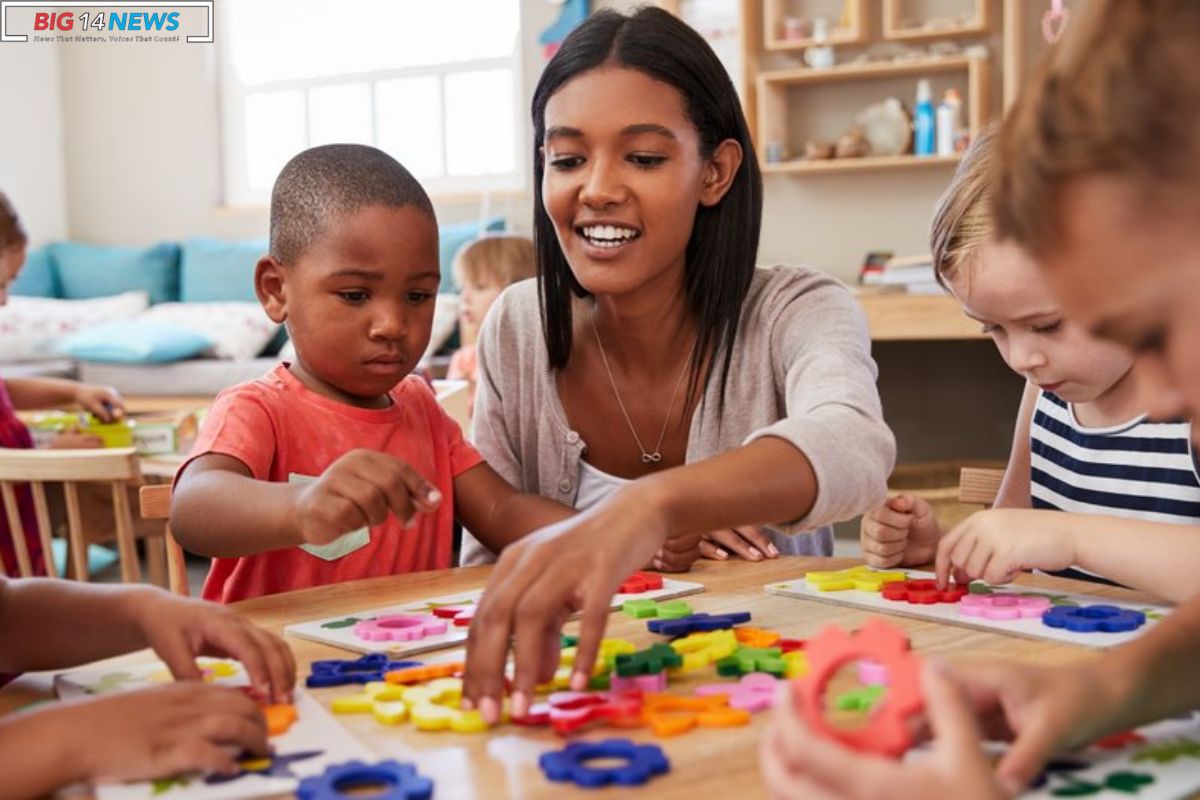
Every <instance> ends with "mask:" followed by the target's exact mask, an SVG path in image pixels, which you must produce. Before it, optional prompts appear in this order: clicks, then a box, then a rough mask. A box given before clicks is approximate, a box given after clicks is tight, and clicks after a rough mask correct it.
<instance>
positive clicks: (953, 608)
mask: <svg viewBox="0 0 1200 800" xmlns="http://www.w3.org/2000/svg"><path fill="white" fill-rule="evenodd" d="M904 572H906V573H907V574H908V577H909V578H910V579H913V580H918V579H922V578H929V579H932V578H934V574H933V573H932V572H923V571H920V570H904ZM976 583H980V582H978V581H977V582H976ZM987 587H988V588H990V589H991V590H992V591H994V592H1012V593H1015V594H1035V595H1042V596H1046V597H1050V598H1052V600H1051V602H1056V601H1057V602H1067V603H1075V604H1077V605H1084V606H1088V605H1098V604H1103V605H1110V606H1116V607H1117V608H1121V609H1128V610H1131V611H1142V612H1144V613H1145V614H1146V623H1145V624H1144V625H1142V626H1141V627H1140V628H1138V629H1137V630H1135V631H1128V632H1120V633H1104V632H1096V633H1076V632H1074V631H1068V630H1065V629H1062V628H1051V627H1050V626H1049V625H1046V624H1045V623H1043V622H1042V620H1041V618H1040V617H1039V618H1032V619H1016V620H993V619H987V618H985V617H968V616H963V615H962V614H960V613H959V611H958V603H935V604H933V605H918V604H915V603H908V602H901V601H896V600H887V599H885V598H884V597H883V595H882V594H881V593H880V592H870V591H863V590H860V589H843V590H840V591H832V592H823V591H820V590H819V589H814V588H811V587H809V585H808V583H807V581H805V580H804V579H803V578H799V579H797V580H792V581H784V582H781V583H770V584H767V585H766V586H765V587H763V588H764V589H766V591H767V593H768V594H776V595H781V596H783V597H797V598H800V599H801V600H816V601H818V602H822V603H833V604H835V605H844V606H853V607H856V608H863V609H866V610H868V611H877V612H880V613H883V614H896V615H899V616H902V617H915V618H917V619H927V620H933V621H935V622H945V623H949V624H951V625H964V626H966V627H969V628H982V629H984V630H989V631H998V632H1000V633H1008V634H1013V635H1016V636H1026V637H1031V638H1035V639H1050V640H1053V641H1056V642H1069V643H1070V644H1080V645H1084V646H1087V647H1112V646H1114V645H1118V644H1122V643H1124V642H1128V641H1130V640H1131V639H1135V638H1137V637H1138V636H1141V635H1142V634H1143V633H1145V632H1146V631H1148V630H1150V629H1151V628H1153V627H1154V626H1155V625H1157V624H1158V622H1159V621H1160V620H1162V619H1163V618H1165V617H1166V616H1167V615H1168V614H1169V613H1171V609H1170V608H1169V607H1167V606H1159V605H1151V604H1148V603H1147V604H1134V603H1128V602H1124V601H1114V600H1110V599H1108V598H1107V597H1100V596H1097V595H1085V594H1071V593H1065V592H1064V593H1058V592H1053V591H1050V590H1046V589H1039V588H1037V587H1033V586H1021V585H1019V584H1004V585H991V584H988V585H987Z"/></svg>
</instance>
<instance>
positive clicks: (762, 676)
mask: <svg viewBox="0 0 1200 800" xmlns="http://www.w3.org/2000/svg"><path fill="white" fill-rule="evenodd" d="M778 685H779V681H778V680H776V679H775V677H774V676H772V675H768V674H766V673H765V672H751V673H750V674H749V675H745V676H743V677H742V679H741V680H740V681H738V682H737V683H710V684H708V685H706V686H699V687H697V688H696V694H697V695H698V696H700V697H706V696H708V695H714V694H725V695H729V706H730V707H731V708H740V709H743V710H745V711H749V712H750V713H751V714H754V713H757V712H759V711H765V710H767V709H768V708H770V707H771V706H773V705H774V704H775V687H776V686H778Z"/></svg>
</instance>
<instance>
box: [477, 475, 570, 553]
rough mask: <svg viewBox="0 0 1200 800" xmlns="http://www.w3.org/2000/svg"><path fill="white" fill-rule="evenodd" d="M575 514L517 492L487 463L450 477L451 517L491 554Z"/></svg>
mask: <svg viewBox="0 0 1200 800" xmlns="http://www.w3.org/2000/svg"><path fill="white" fill-rule="evenodd" d="M576 513H577V512H576V511H575V509H573V508H569V507H567V506H564V505H562V504H561V503H557V502H555V501H553V500H549V499H547V498H545V497H541V496H539V495H536V494H524V493H522V492H518V491H517V490H516V489H514V488H513V487H512V486H511V485H509V483H508V482H507V481H505V480H504V479H503V478H501V477H500V475H498V474H497V473H496V471H495V470H494V469H492V468H491V467H490V466H488V464H487V462H482V463H480V464H479V465H478V466H475V467H472V468H471V469H469V470H467V471H466V472H464V473H462V474H460V475H459V476H458V477H457V478H455V479H454V516H455V517H456V518H457V519H458V521H459V522H460V523H462V526H463V527H464V528H466V529H467V530H469V531H470V532H471V533H472V535H474V536H475V537H476V538H477V539H479V541H480V542H481V543H482V544H483V545H484V546H485V547H487V548H488V549H489V550H491V551H492V552H493V553H499V552H500V551H501V550H503V549H504V548H505V547H506V546H507V545H509V544H511V543H512V542H515V541H516V540H517V539H520V538H521V537H522V536H524V535H526V534H528V533H532V532H533V531H535V530H538V529H539V528H543V527H545V526H547V525H550V524H552V523H555V522H558V521H559V520H562V519H566V518H567V517H570V516H574V515H575V514H576Z"/></svg>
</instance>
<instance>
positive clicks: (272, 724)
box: [262, 703, 300, 736]
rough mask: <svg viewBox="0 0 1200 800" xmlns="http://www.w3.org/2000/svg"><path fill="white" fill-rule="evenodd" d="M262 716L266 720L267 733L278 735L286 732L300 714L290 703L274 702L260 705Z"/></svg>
mask: <svg viewBox="0 0 1200 800" xmlns="http://www.w3.org/2000/svg"><path fill="white" fill-rule="evenodd" d="M262 712H263V717H265V718H266V720H267V735H268V736H279V735H280V734H282V733H287V732H288V728H290V727H292V725H293V724H295V722H296V720H298V719H299V718H300V715H299V714H297V713H296V707H295V706H294V705H292V704H291V703H276V704H274V705H267V706H263V707H262Z"/></svg>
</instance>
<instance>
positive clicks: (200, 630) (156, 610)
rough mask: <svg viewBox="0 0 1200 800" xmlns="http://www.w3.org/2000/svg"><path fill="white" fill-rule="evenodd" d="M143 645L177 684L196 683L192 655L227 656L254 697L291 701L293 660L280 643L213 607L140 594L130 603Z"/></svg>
mask: <svg viewBox="0 0 1200 800" xmlns="http://www.w3.org/2000/svg"><path fill="white" fill-rule="evenodd" d="M131 607H132V608H133V609H134V612H133V613H134V615H135V620H136V622H137V624H138V625H139V626H140V627H141V629H142V632H143V634H144V635H145V637H146V643H147V644H148V645H149V646H150V647H152V648H154V652H156V653H158V656H159V657H160V658H161V659H162V660H163V661H164V662H165V663H166V665H167V667H168V668H170V670H171V673H172V674H173V675H174V676H175V677H176V678H177V679H179V680H198V679H199V678H200V677H201V672H200V668H199V667H197V666H196V657H197V656H215V657H218V658H233V659H236V660H238V661H240V662H242V665H243V666H244V667H245V668H246V672H247V674H248V675H249V676H250V681H251V684H252V685H253V687H254V689H255V692H256V694H258V695H259V696H260V697H262V698H264V699H268V700H269V701H270V702H272V703H288V702H291V696H292V689H293V687H294V686H295V684H296V661H295V658H293V656H292V651H291V650H290V649H289V648H288V646H287V644H285V643H284V641H283V640H282V639H280V638H279V637H278V636H276V635H275V634H273V633H269V632H267V631H265V630H263V629H261V628H259V627H257V626H255V625H252V624H251V623H249V622H247V621H246V620H245V619H243V618H242V617H241V616H239V615H238V614H237V612H235V611H232V610H230V609H228V608H225V607H224V606H219V605H216V604H215V603H206V602H203V601H200V600H190V599H187V598H183V597H176V596H175V595H171V594H168V593H166V592H160V591H154V592H146V594H145V595H144V596H143V597H139V598H138V599H137V601H135V602H133V603H131Z"/></svg>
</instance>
